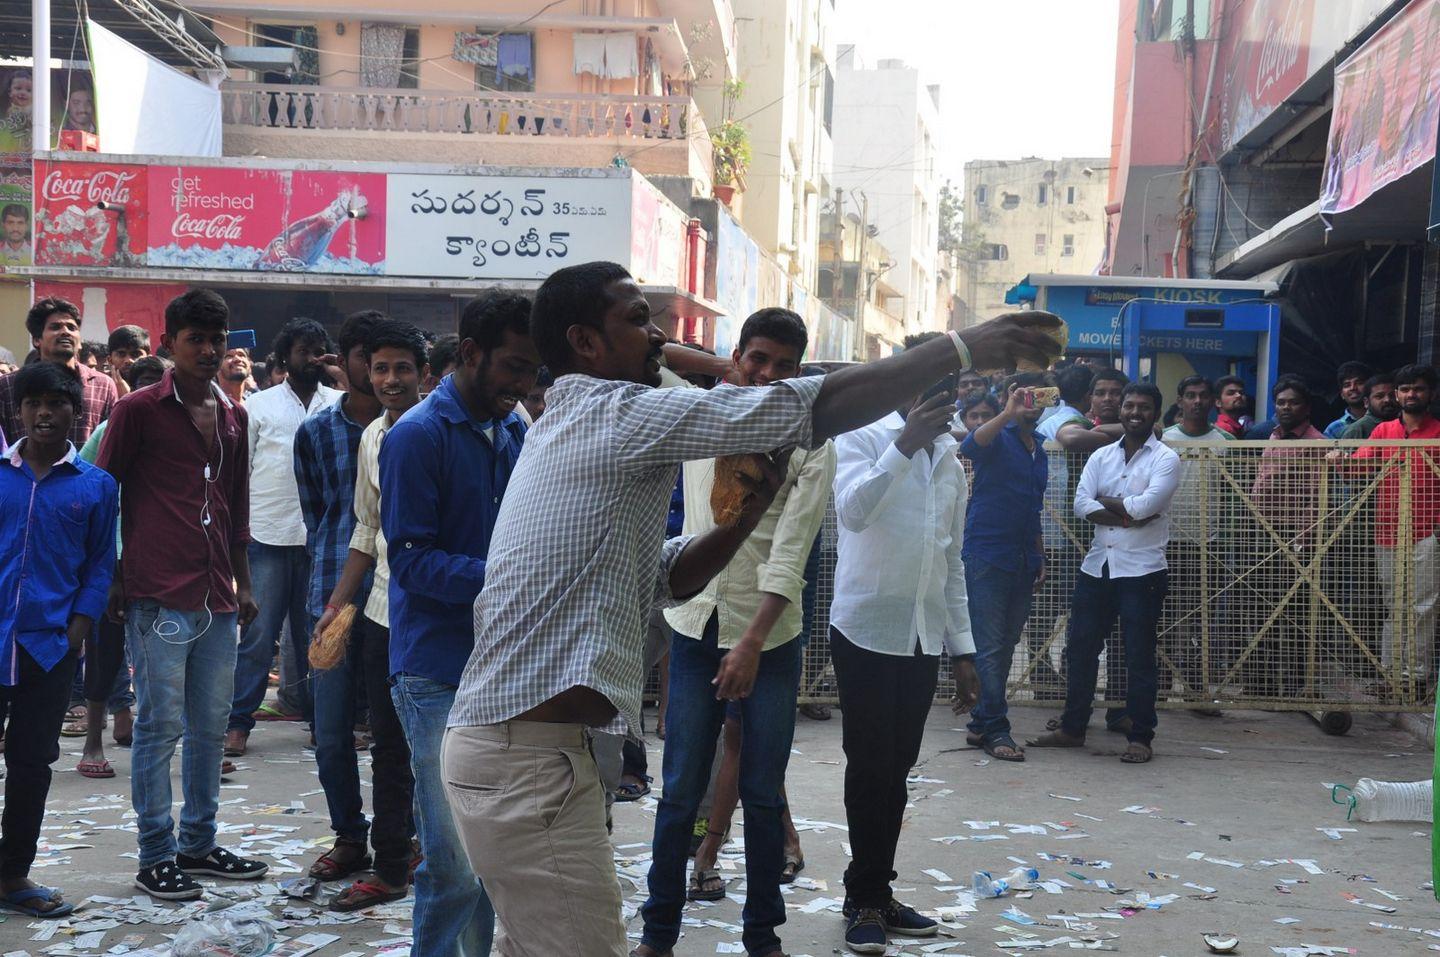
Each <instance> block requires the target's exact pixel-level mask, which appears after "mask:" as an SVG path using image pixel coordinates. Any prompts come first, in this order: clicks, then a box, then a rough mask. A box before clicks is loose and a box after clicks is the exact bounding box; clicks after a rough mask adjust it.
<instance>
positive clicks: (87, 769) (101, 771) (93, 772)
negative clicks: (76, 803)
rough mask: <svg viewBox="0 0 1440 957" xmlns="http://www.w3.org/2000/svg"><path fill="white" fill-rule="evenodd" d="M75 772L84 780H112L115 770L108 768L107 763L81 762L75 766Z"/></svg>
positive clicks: (108, 763)
mask: <svg viewBox="0 0 1440 957" xmlns="http://www.w3.org/2000/svg"><path fill="white" fill-rule="evenodd" d="M75 770H76V771H79V772H80V776H81V777H85V778H113V777H114V776H115V769H114V768H112V767H111V766H110V762H109V761H81V762H80V763H79V764H77V765H75Z"/></svg>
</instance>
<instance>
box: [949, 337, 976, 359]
mask: <svg viewBox="0 0 1440 957" xmlns="http://www.w3.org/2000/svg"><path fill="white" fill-rule="evenodd" d="M950 341H951V342H953V343H955V352H956V353H958V354H959V356H960V368H962V369H973V368H974V367H975V363H974V361H973V360H972V359H971V358H970V347H969V346H967V345H966V344H965V340H964V339H961V338H960V333H958V332H956V331H955V330H954V329H951V330H950Z"/></svg>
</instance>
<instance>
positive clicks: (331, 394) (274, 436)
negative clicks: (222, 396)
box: [245, 382, 345, 545]
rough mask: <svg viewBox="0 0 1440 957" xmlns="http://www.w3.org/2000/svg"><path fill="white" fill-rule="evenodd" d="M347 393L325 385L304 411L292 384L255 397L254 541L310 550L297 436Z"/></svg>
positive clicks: (250, 405)
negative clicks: (298, 478)
mask: <svg viewBox="0 0 1440 957" xmlns="http://www.w3.org/2000/svg"><path fill="white" fill-rule="evenodd" d="M344 394H345V393H343V392H341V391H340V390H339V389H332V388H330V387H329V386H324V385H319V386H316V387H315V394H314V395H312V396H311V397H310V404H309V405H302V404H301V402H300V397H299V396H298V395H296V394H295V390H294V389H292V388H291V387H290V384H289V383H288V382H282V383H280V384H279V385H277V386H275V387H274V388H271V389H266V390H265V391H264V392H260V393H257V394H256V395H253V396H251V397H250V398H249V399H248V400H246V402H245V411H246V412H247V413H249V415H250V537H251V538H253V539H254V540H255V541H257V542H260V543H262V544H264V545H304V544H305V518H304V516H303V515H301V513H300V490H299V487H298V486H297V485H296V484H295V433H296V432H298V431H299V430H300V423H301V422H304V421H305V420H306V419H308V418H310V416H312V415H314V414H315V413H316V412H319V411H320V410H322V409H325V408H327V407H329V406H330V405H332V404H334V402H335V401H336V400H337V399H339V398H340V396H342V395H344Z"/></svg>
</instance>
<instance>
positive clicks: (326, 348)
mask: <svg viewBox="0 0 1440 957" xmlns="http://www.w3.org/2000/svg"><path fill="white" fill-rule="evenodd" d="M275 355H276V356H277V357H278V361H279V362H280V363H282V364H283V368H284V369H285V371H286V373H287V375H286V378H285V381H284V382H283V383H282V384H280V385H278V386H276V387H275V388H273V389H268V390H266V391H265V392H263V393H261V394H260V395H257V396H255V397H254V398H252V399H251V400H250V401H249V402H248V403H247V404H246V411H247V412H248V413H249V418H250V430H249V432H250V437H249V448H250V535H251V538H252V539H253V541H251V543H250V548H249V552H250V573H251V574H252V575H253V576H254V577H255V592H256V594H258V595H261V596H262V597H264V599H265V604H264V607H262V608H261V609H260V613H259V615H257V616H256V618H255V620H254V621H253V622H251V624H250V626H249V627H248V628H246V629H245V631H244V632H243V633H242V634H241V635H240V652H239V659H238V661H237V663H236V667H235V699H234V703H233V704H232V705H231V708H230V727H229V729H228V730H227V731H226V733H225V753H226V754H227V755H229V756H231V757H238V756H240V755H242V754H244V753H245V748H246V745H247V742H248V740H249V738H250V732H251V731H252V730H254V728H255V718H254V712H255V709H256V708H258V707H260V705H261V703H262V702H263V701H264V700H265V688H266V685H267V684H268V682H269V677H270V664H271V662H272V661H273V660H274V657H275V649H276V648H277V647H278V645H279V641H280V635H281V630H282V628H283V627H284V625H285V623H286V621H287V619H288V622H289V625H290V640H291V642H292V643H293V644H294V645H295V647H296V648H297V650H298V648H300V647H301V646H302V645H303V644H306V643H307V642H306V638H307V636H308V635H309V634H310V625H311V621H310V615H309V612H308V611H306V602H305V596H306V594H307V592H308V590H309V587H310V556H309V555H308V554H307V553H306V551H305V517H304V515H303V514H302V513H301V511H300V492H299V490H298V489H297V488H296V485H295V433H296V432H297V431H299V429H300V423H302V422H304V421H305V420H306V419H308V418H310V417H311V416H312V415H316V414H318V413H319V412H320V411H321V410H323V409H325V408H326V407H328V406H330V405H332V404H334V402H335V400H336V399H338V398H340V396H341V395H342V393H341V392H340V390H338V389H332V388H330V387H329V386H327V385H325V384H323V383H322V381H321V379H322V378H325V377H326V375H327V373H326V366H327V363H328V364H329V369H330V376H331V377H332V378H339V376H340V375H341V374H342V372H341V370H340V369H339V367H338V360H337V358H336V357H335V356H334V355H331V354H330V337H329V336H328V335H326V333H325V327H324V326H322V325H320V323H318V322H316V321H315V320H313V319H291V320H290V321H289V322H287V323H286V324H285V326H284V327H283V328H282V329H281V330H280V334H279V335H278V336H276V337H275ZM342 381H343V380H342ZM298 668H299V670H300V673H301V674H304V673H305V668H304V663H303V662H301V663H300V664H299V666H298ZM289 680H290V681H291V683H292V684H294V685H295V688H293V689H291V690H293V691H297V692H298V694H297V695H296V696H297V697H298V698H299V701H300V708H301V711H302V713H303V715H304V718H305V720H306V721H309V720H310V719H311V717H312V715H311V710H312V707H313V705H312V702H311V699H310V695H309V694H307V693H306V691H305V688H304V685H303V683H301V682H298V681H296V679H295V676H293V675H292V676H289ZM282 690H283V689H282Z"/></svg>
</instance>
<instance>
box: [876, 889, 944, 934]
mask: <svg viewBox="0 0 1440 957" xmlns="http://www.w3.org/2000/svg"><path fill="white" fill-rule="evenodd" d="M880 917H881V919H882V920H884V921H885V929H886V930H888V931H889V932H890V933H892V934H899V935H901V936H902V937H934V936H935V935H936V934H937V933H939V932H940V925H939V924H937V923H936V922H935V921H933V920H931V919H930V918H928V917H924V916H922V915H921V914H919V913H918V912H916V910H915V908H913V907H907V906H906V905H904V904H902V903H900V902H899V901H897V900H895V899H894V898H893V897H892V898H891V899H890V903H888V904H886V905H885V906H884V907H882V908H881V909H880Z"/></svg>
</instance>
